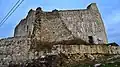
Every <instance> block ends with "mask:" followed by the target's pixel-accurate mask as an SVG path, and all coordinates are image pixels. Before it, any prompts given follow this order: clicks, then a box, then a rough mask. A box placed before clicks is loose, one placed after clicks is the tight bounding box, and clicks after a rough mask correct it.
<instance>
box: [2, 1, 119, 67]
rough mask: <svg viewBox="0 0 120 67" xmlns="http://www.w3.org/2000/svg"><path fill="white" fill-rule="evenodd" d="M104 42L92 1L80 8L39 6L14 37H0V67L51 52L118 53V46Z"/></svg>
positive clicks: (103, 35)
mask: <svg viewBox="0 0 120 67" xmlns="http://www.w3.org/2000/svg"><path fill="white" fill-rule="evenodd" d="M106 44H107V36H106V32H105V28H104V24H103V21H102V18H101V16H100V13H99V11H98V8H97V6H96V4H95V3H92V4H90V5H89V6H88V7H87V9H80V10H56V9H55V10H53V11H52V12H44V11H43V10H42V9H41V8H40V7H39V8H37V9H36V10H32V9H31V10H30V11H29V12H28V15H27V17H26V18H25V19H23V20H21V21H20V23H19V24H18V25H17V26H16V28H15V31H14V37H9V38H4V39H1V40H0V67H2V66H3V67H7V66H8V65H9V64H10V63H14V64H22V63H25V62H27V61H30V60H32V59H37V58H39V57H42V56H44V55H51V54H54V55H59V54H61V53H63V54H65V55H67V56H68V55H71V54H77V56H78V54H79V56H82V55H84V54H87V55H88V57H91V55H93V54H95V55H120V47H119V46H107V45H106ZM68 57H69V56H68ZM92 57H94V56H92ZM77 59H78V58H76V60H77Z"/></svg>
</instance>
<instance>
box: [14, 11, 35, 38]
mask: <svg viewBox="0 0 120 67" xmlns="http://www.w3.org/2000/svg"><path fill="white" fill-rule="evenodd" d="M34 22H35V11H34V10H32V9H31V10H30V11H29V12H28V15H27V17H26V18H24V19H22V20H21V21H20V23H19V24H18V25H17V26H16V28H15V31H14V36H15V37H16V36H30V35H31V34H32V32H33V27H34V24H33V23H34Z"/></svg>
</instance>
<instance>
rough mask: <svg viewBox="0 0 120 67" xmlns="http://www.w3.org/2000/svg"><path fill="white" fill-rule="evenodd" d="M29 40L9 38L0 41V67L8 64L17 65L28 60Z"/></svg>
mask: <svg viewBox="0 0 120 67" xmlns="http://www.w3.org/2000/svg"><path fill="white" fill-rule="evenodd" d="M28 43H29V39H28V38H24V37H16V38H15V37H10V38H6V39H1V40H0V67H1V65H8V64H9V63H10V62H13V63H19V62H23V61H25V60H27V59H28V51H29V49H30V45H29V44H28Z"/></svg>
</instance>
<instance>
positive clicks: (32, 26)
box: [14, 3, 107, 44]
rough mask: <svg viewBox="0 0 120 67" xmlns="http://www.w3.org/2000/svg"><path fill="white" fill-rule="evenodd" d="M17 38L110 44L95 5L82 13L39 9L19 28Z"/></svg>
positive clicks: (79, 11)
mask: <svg viewBox="0 0 120 67" xmlns="http://www.w3.org/2000/svg"><path fill="white" fill-rule="evenodd" d="M14 36H33V37H34V38H36V40H38V41H39V40H40V41H45V42H58V41H63V40H73V39H81V40H83V41H85V42H87V43H94V44H103V43H104V44H106V43H107V36H106V32H105V27H104V24H103V21H102V18H101V15H100V13H99V10H98V8H97V6H96V3H92V4H90V5H89V6H88V7H87V9H80V10H53V11H52V12H44V11H43V10H42V9H41V8H40V7H39V8H37V9H36V11H34V10H30V11H29V13H28V16H27V17H26V18H25V19H23V20H21V22H20V23H19V24H18V25H17V26H16V28H15V33H14Z"/></svg>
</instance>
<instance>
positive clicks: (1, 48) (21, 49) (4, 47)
mask: <svg viewBox="0 0 120 67" xmlns="http://www.w3.org/2000/svg"><path fill="white" fill-rule="evenodd" d="M31 42H32V41H31V38H27V37H10V38H6V39H1V40H0V61H1V62H0V65H1V66H4V65H8V64H9V63H13V64H18V63H25V62H29V61H30V60H32V59H37V58H39V57H41V56H43V55H51V54H53V55H59V54H61V53H63V54H65V55H69V54H77V53H78V54H80V55H83V54H96V55H120V47H118V46H106V45H77V44H73V45H72V44H71V45H62V44H57V45H53V46H52V48H51V49H46V47H47V46H46V47H43V50H41V49H40V50H39V51H36V49H37V48H32V46H31V45H32V43H31ZM33 45H34V44H33ZM34 46H35V45H34ZM40 47H41V46H40Z"/></svg>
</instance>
